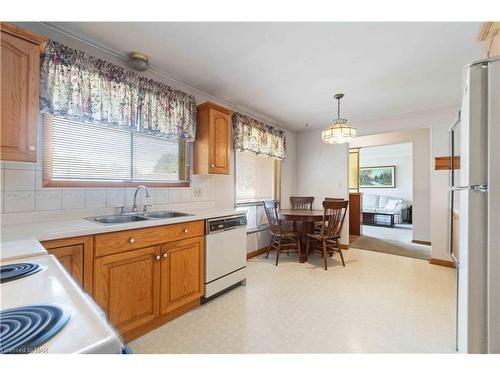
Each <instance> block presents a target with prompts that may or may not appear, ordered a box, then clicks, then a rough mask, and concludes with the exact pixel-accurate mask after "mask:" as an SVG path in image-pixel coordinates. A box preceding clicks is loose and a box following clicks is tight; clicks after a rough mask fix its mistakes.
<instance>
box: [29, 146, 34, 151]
mask: <svg viewBox="0 0 500 375" xmlns="http://www.w3.org/2000/svg"><path fill="white" fill-rule="evenodd" d="M28 150H30V151H35V150H36V147H35V146H28Z"/></svg>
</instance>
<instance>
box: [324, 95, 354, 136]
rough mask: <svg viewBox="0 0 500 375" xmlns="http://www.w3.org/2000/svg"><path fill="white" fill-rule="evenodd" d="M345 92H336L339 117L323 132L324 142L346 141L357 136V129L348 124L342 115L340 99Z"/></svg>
mask: <svg viewBox="0 0 500 375" xmlns="http://www.w3.org/2000/svg"><path fill="white" fill-rule="evenodd" d="M343 97H344V94H335V96H334V98H335V99H336V100H337V118H336V119H334V120H333V121H332V124H331V125H330V126H329V127H328V128H327V129H325V130H323V131H322V132H321V139H322V141H323V142H324V143H329V144H338V143H346V142H349V141H351V140H353V139H354V138H356V129H354V128H351V127H350V126H348V125H346V124H347V120H346V119H345V118H341V117H340V99H342V98H343Z"/></svg>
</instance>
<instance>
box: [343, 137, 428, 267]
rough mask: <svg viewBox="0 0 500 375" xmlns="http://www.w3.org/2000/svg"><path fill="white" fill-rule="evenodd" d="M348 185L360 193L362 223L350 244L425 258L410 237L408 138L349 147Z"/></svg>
mask: <svg viewBox="0 0 500 375" xmlns="http://www.w3.org/2000/svg"><path fill="white" fill-rule="evenodd" d="M349 160H350V162H349V163H350V168H349V188H350V190H351V191H352V192H359V193H361V215H362V222H363V223H362V227H361V235H360V236H359V238H355V239H353V244H352V246H353V247H358V248H364V249H367V250H374V251H381V252H388V253H393V254H396V255H404V256H411V257H415V258H424V259H428V258H429V257H430V248H429V247H428V246H423V245H417V244H414V243H412V239H413V218H412V211H413V170H412V166H413V145H412V143H411V142H407V143H397V144H387V145H377V146H369V147H362V148H357V149H351V150H350V153H349Z"/></svg>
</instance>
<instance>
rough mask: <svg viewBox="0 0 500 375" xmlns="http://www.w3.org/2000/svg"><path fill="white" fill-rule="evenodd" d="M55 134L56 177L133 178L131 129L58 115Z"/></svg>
mask: <svg viewBox="0 0 500 375" xmlns="http://www.w3.org/2000/svg"><path fill="white" fill-rule="evenodd" d="M51 135H52V139H51V143H52V148H51V152H52V155H51V156H52V157H51V167H52V178H54V179H64V180H96V179H97V180H103V179H104V180H128V179H131V160H132V157H131V152H132V147H131V138H130V132H129V131H124V130H118V129H112V128H109V127H104V126H100V125H89V124H82V123H79V122H76V121H70V120H66V119H63V118H60V117H54V118H53V120H52V134H51Z"/></svg>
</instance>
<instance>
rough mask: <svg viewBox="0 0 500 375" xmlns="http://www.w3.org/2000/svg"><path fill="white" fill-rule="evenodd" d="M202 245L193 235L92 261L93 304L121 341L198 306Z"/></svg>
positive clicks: (202, 285)
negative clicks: (120, 337) (99, 307)
mask: <svg viewBox="0 0 500 375" xmlns="http://www.w3.org/2000/svg"><path fill="white" fill-rule="evenodd" d="M96 237H97V236H96ZM204 245H205V243H204V237H203V236H197V237H192V238H187V239H183V240H177V241H173V242H168V243H165V244H160V245H156V246H149V247H145V248H141V249H135V250H129V251H124V252H121V253H117V254H111V255H104V256H97V257H95V258H94V293H93V297H94V300H95V301H96V302H97V303H98V304H99V305H100V306H101V308H102V309H103V310H104V312H105V313H106V315H107V316H108V319H109V320H110V321H111V323H113V325H114V326H115V327H116V328H117V329H118V330H119V331H120V333H121V334H122V336H123V338H124V340H125V341H129V340H132V339H134V338H136V337H139V336H140V335H142V334H144V333H146V332H147V331H149V330H151V329H154V328H156V327H158V326H160V325H162V324H164V323H166V322H167V321H169V320H172V319H174V318H175V317H177V316H179V315H182V314H183V313H185V312H187V311H189V310H191V309H193V308H194V307H196V306H198V305H199V303H200V297H202V296H203V294H204V269H205V261H204V255H205V247H204Z"/></svg>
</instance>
